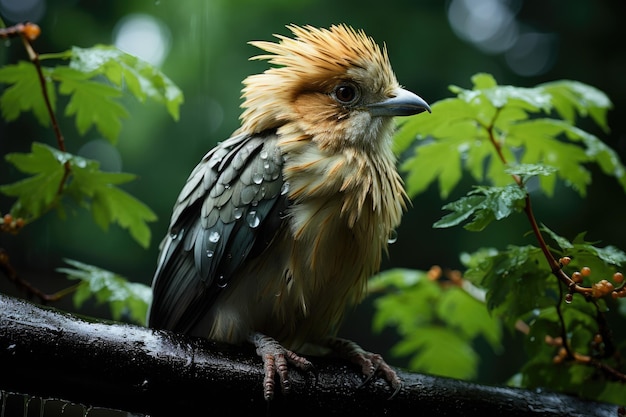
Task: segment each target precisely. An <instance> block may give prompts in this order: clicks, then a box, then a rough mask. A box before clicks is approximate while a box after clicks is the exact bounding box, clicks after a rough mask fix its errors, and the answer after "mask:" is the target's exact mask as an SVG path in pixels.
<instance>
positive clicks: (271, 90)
mask: <svg viewBox="0 0 626 417" xmlns="http://www.w3.org/2000/svg"><path fill="white" fill-rule="evenodd" d="M287 28H288V29H289V30H291V32H292V33H293V35H294V36H295V37H294V38H290V37H287V36H283V35H274V36H275V37H276V38H278V42H268V41H253V42H250V44H251V45H253V46H256V47H258V48H259V49H262V50H264V51H266V52H268V54H262V55H257V56H254V57H252V58H251V59H265V60H267V61H268V62H270V63H271V64H273V65H275V66H274V67H272V68H269V69H267V70H266V71H265V72H263V73H262V74H256V75H251V76H249V77H248V78H246V79H245V80H244V82H243V83H244V89H243V90H242V91H243V96H242V97H243V98H244V103H243V104H242V107H243V108H244V109H245V110H244V112H243V114H242V115H241V120H242V128H241V129H240V130H241V131H246V132H250V133H254V132H260V131H263V130H265V129H271V128H275V127H277V126H279V125H281V124H283V123H285V122H286V121H287V120H288V119H289V114H287V113H288V110H289V103H290V102H291V101H292V100H293V98H294V97H295V96H296V95H297V94H299V93H301V92H303V91H317V90H320V91H322V90H324V88H325V87H328V88H330V86H331V85H332V84H334V83H336V82H337V81H339V80H341V79H345V78H350V77H351V76H355V75H356V72H357V71H361V73H363V72H365V74H367V77H368V79H370V80H371V82H373V83H374V84H375V86H378V87H379V88H380V89H381V90H383V89H385V88H392V87H395V86H397V81H396V78H395V75H394V73H393V71H392V69H391V65H390V63H389V58H388V56H387V49H386V47H384V46H383V47H382V48H381V47H380V46H378V45H377V44H376V43H375V42H374V40H373V39H372V38H371V37H369V36H367V35H366V34H365V33H364V32H363V31H361V30H358V31H357V30H355V29H353V28H351V27H349V26H347V25H343V24H342V25H333V26H331V27H330V28H328V29H318V28H315V27H312V26H303V27H301V26H296V25H288V26H287ZM286 112H287V113H286Z"/></svg>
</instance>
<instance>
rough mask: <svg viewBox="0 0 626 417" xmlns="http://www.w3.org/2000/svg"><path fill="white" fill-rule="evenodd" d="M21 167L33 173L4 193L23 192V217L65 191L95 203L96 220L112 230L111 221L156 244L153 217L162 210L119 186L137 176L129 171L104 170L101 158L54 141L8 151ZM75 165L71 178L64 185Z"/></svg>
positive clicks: (19, 211)
mask: <svg viewBox="0 0 626 417" xmlns="http://www.w3.org/2000/svg"><path fill="white" fill-rule="evenodd" d="M6 159H7V160H8V161H9V162H10V163H12V164H13V165H14V166H15V167H16V168H17V169H18V170H20V171H21V172H24V173H26V174H33V175H32V176H31V177H28V178H25V179H23V180H20V181H17V182H15V183H13V184H7V185H3V186H0V192H2V193H4V194H5V195H8V196H11V197H17V201H16V202H15V204H14V206H13V209H12V212H13V214H14V215H16V216H19V217H25V218H28V219H32V218H37V217H39V216H40V215H42V214H43V213H44V212H46V211H47V210H48V209H49V208H51V207H52V206H53V205H54V204H55V200H56V199H57V197H59V196H70V197H72V198H73V199H74V200H76V201H77V202H79V203H81V204H83V205H85V206H90V207H91V211H92V215H93V217H94V220H95V221H96V223H97V224H98V225H99V226H100V227H102V228H103V229H104V230H106V229H107V228H108V226H109V224H110V223H117V224H119V225H120V226H121V227H122V228H125V229H128V230H129V232H130V234H131V236H132V237H133V238H134V239H135V240H136V241H137V242H138V243H139V244H140V245H142V246H143V247H147V246H148V245H149V244H150V235H151V233H150V228H149V227H148V226H147V224H146V223H147V222H151V221H154V220H156V215H155V214H154V212H152V210H150V208H148V207H147V206H146V205H145V204H143V203H142V202H140V201H139V200H137V199H136V198H134V197H133V196H131V195H130V194H128V193H126V192H125V191H122V190H121V189H119V188H117V187H115V185H118V184H123V183H126V182H129V181H132V180H133V179H134V178H135V176H134V175H132V174H127V173H114V172H102V171H100V165H99V163H98V162H96V161H92V160H89V159H85V158H81V157H78V156H75V155H72V154H69V153H67V152H61V151H59V150H57V149H54V148H52V147H50V146H47V145H44V144H40V143H33V145H32V151H31V152H30V153H28V154H23V153H13V154H9V155H7V156H6ZM65 163H68V164H69V169H70V176H69V178H68V181H67V182H66V183H64V184H61V183H62V181H63V178H64V175H65V166H64V165H65Z"/></svg>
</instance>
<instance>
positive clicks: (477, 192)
mask: <svg viewBox="0 0 626 417" xmlns="http://www.w3.org/2000/svg"><path fill="white" fill-rule="evenodd" d="M525 198H526V191H525V190H523V189H522V188H520V187H519V186H518V185H517V184H509V185H507V186H505V187H476V188H475V189H474V190H473V191H471V192H470V193H469V194H468V195H467V196H465V197H462V198H460V199H459V200H457V201H454V202H452V203H448V204H446V205H445V206H443V208H444V209H445V210H450V211H452V213H450V214H447V215H445V216H444V217H442V218H441V219H440V220H438V221H437V222H435V224H433V227H438V228H446V227H452V226H456V225H458V224H461V223H463V222H464V221H466V220H467V219H469V218H470V217H472V216H473V219H472V220H471V221H470V222H469V223H468V224H466V225H465V226H464V227H465V228H466V229H467V230H472V231H480V230H483V229H484V228H485V227H487V225H489V223H491V222H492V221H494V220H502V219H504V218H506V217H508V216H509V215H511V214H512V213H513V212H516V211H520V210H522V209H523V208H524V206H525Z"/></svg>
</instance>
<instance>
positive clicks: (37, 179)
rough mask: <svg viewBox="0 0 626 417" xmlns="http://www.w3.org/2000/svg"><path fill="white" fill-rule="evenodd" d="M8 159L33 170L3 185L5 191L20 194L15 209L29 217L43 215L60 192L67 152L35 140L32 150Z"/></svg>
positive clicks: (24, 170) (10, 155)
mask: <svg viewBox="0 0 626 417" xmlns="http://www.w3.org/2000/svg"><path fill="white" fill-rule="evenodd" d="M5 159H6V160H7V161H8V162H9V163H11V164H13V166H14V167H15V168H17V169H18V170H19V171H21V172H24V173H26V174H32V176H30V177H28V178H25V179H23V180H20V181H17V182H14V183H12V184H6V185H2V186H0V192H2V193H3V194H5V195H8V196H11V197H17V201H16V202H15V204H14V205H13V208H12V209H11V211H12V213H13V214H14V215H15V216H19V217H25V218H27V219H33V218H37V217H39V216H41V215H42V214H43V213H44V212H45V211H47V209H48V208H49V207H50V206H51V205H52V203H53V201H54V200H55V199H56V197H57V194H58V193H59V189H60V187H61V182H62V180H63V176H64V172H65V167H64V164H65V162H67V161H68V160H69V156H68V154H65V153H63V152H60V151H58V150H56V149H54V148H51V147H49V146H47V145H44V144H41V143H36V142H34V143H33V144H32V147H31V152H30V153H10V154H8V155H6V156H5Z"/></svg>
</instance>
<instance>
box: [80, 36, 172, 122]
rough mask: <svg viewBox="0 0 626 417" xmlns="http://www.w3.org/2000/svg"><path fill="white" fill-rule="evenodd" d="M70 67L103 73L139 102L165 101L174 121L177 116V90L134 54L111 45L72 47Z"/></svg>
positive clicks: (156, 70) (166, 78)
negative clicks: (148, 100) (126, 89)
mask: <svg viewBox="0 0 626 417" xmlns="http://www.w3.org/2000/svg"><path fill="white" fill-rule="evenodd" d="M70 67H71V68H73V69H75V70H77V71H80V72H83V73H87V74H90V75H97V74H101V75H104V76H105V77H107V78H108V79H109V80H110V81H111V82H113V83H114V84H115V85H117V86H119V87H122V86H123V85H125V86H126V87H127V88H128V90H129V91H130V92H131V93H132V94H133V95H134V96H135V97H136V98H137V99H138V100H139V101H144V100H145V99H146V98H149V99H151V100H154V101H156V102H158V103H163V104H165V106H166V108H167V110H168V112H169V113H170V115H171V116H172V117H173V118H174V119H175V120H178V118H179V108H180V105H181V104H182V103H183V94H182V92H181V91H180V89H179V88H178V87H177V86H176V85H175V84H174V83H173V82H172V81H171V80H170V79H169V78H168V77H167V76H165V74H163V73H162V72H161V71H159V70H158V69H157V68H155V67H154V66H152V65H150V64H149V63H147V62H145V61H143V60H141V59H139V58H137V57H136V56H133V55H130V54H128V53H126V52H124V51H121V50H119V49H117V48H115V47H114V46H107V45H96V46H94V47H91V48H79V47H74V48H72V60H71V62H70Z"/></svg>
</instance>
